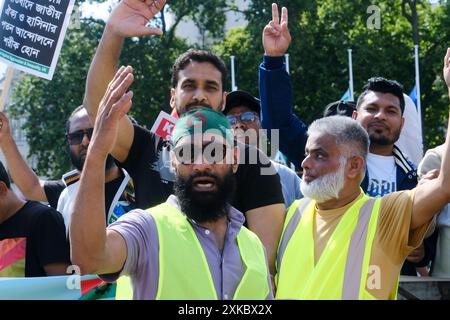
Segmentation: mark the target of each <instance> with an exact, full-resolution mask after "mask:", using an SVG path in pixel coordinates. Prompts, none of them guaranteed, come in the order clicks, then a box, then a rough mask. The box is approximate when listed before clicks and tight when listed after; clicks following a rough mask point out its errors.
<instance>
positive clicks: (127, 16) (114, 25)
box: [107, 0, 166, 37]
mask: <svg viewBox="0 0 450 320" xmlns="http://www.w3.org/2000/svg"><path fill="white" fill-rule="evenodd" d="M165 3H166V0H122V1H120V2H119V4H118V5H117V6H116V7H115V8H114V10H113V11H112V13H111V15H110V17H109V19H108V23H107V27H108V28H109V29H110V30H112V31H113V32H114V33H115V34H117V35H120V36H122V37H139V36H148V35H162V31H161V30H160V29H158V28H148V27H146V25H147V23H148V21H149V20H150V19H152V18H153V17H154V16H155V15H156V14H157V13H158V12H159V11H161V9H162V8H163V7H164V5H165Z"/></svg>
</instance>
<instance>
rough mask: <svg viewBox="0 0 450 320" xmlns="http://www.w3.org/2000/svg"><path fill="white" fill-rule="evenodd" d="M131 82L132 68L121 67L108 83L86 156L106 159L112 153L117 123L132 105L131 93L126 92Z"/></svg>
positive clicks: (117, 127) (132, 78)
mask: <svg viewBox="0 0 450 320" xmlns="http://www.w3.org/2000/svg"><path fill="white" fill-rule="evenodd" d="M133 81H134V77H133V68H131V67H130V66H128V67H124V66H122V67H120V69H119V70H118V71H117V72H116V75H115V76H114V79H113V80H112V81H111V82H110V83H109V85H108V88H107V89H106V93H105V95H104V96H103V99H102V101H101V102H100V106H99V109H98V114H97V118H96V119H95V125H94V133H93V135H92V139H91V142H90V144H89V151H88V156H89V155H90V154H92V153H93V154H96V155H100V156H101V157H104V158H106V156H107V155H108V154H110V153H111V152H112V150H113V148H114V146H115V144H116V139H117V133H118V129H119V121H120V120H121V119H122V118H123V117H124V116H125V115H126V113H127V112H128V110H130V108H131V105H132V100H131V99H132V98H133V92H132V91H128V92H127V90H128V88H129V87H130V85H131V84H132V83H133Z"/></svg>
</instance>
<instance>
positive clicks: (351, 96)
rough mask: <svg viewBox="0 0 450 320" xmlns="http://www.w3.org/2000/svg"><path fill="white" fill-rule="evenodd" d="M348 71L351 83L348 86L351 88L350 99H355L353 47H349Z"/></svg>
mask: <svg viewBox="0 0 450 320" xmlns="http://www.w3.org/2000/svg"><path fill="white" fill-rule="evenodd" d="M348 73H349V77H348V79H349V83H348V88H349V89H350V101H355V95H354V91H353V59H352V49H348Z"/></svg>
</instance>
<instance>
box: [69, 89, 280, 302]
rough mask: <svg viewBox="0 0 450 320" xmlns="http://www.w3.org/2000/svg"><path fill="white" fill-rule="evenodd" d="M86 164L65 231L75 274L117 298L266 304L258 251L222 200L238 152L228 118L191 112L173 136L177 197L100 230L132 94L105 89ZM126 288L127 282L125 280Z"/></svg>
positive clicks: (231, 184) (264, 269) (266, 282)
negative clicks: (91, 277)
mask: <svg viewBox="0 0 450 320" xmlns="http://www.w3.org/2000/svg"><path fill="white" fill-rule="evenodd" d="M105 96H106V97H107V98H106V99H103V100H102V103H101V105H100V110H99V115H98V116H97V119H96V124H95V127H96V128H95V134H94V138H93V140H92V144H91V146H90V147H89V151H88V155H87V158H86V167H85V171H84V172H83V174H82V178H81V185H80V191H79V194H78V197H77V200H76V203H75V206H76V208H77V209H76V211H75V212H74V213H73V219H72V224H71V229H70V237H71V238H70V239H71V244H72V258H73V263H74V264H76V265H79V266H80V268H81V271H82V273H96V274H101V275H102V278H103V279H104V280H106V281H114V280H116V279H118V278H119V276H122V277H121V278H119V280H118V286H117V296H116V298H117V299H130V298H133V299H139V300H142V299H146V300H147V299H158V300H160V299H163V300H186V299H189V300H191V299H194V300H198V299H202V300H205V299H207V300H215V299H223V300H231V299H236V300H241V299H251V300H262V299H267V298H272V290H271V284H270V277H269V271H268V266H267V259H266V255H265V251H264V247H263V245H262V243H261V241H260V240H259V239H258V237H257V236H256V235H255V234H254V233H253V232H251V231H249V230H248V229H247V228H245V227H244V226H243V224H244V220H245V219H244V216H243V214H242V213H241V212H239V211H238V210H237V209H235V208H234V207H232V206H231V205H230V204H229V202H230V201H231V199H232V196H233V192H234V190H235V187H236V179H235V173H236V172H237V169H238V159H239V148H238V147H237V146H235V145H234V138H233V133H232V131H231V128H230V125H229V123H228V122H227V119H226V118H225V117H224V115H223V114H221V113H220V112H217V111H214V110H211V109H202V110H192V111H190V112H188V113H186V114H184V115H183V116H181V117H180V119H179V120H178V121H177V123H176V125H175V128H174V130H173V134H172V144H173V147H174V148H173V149H172V152H173V153H174V155H173V157H172V163H171V165H172V166H173V171H174V172H175V182H174V195H171V196H170V197H169V198H168V199H167V200H166V201H165V202H163V203H162V204H159V205H157V206H153V207H152V208H149V209H147V210H146V211H143V210H141V209H137V210H133V211H131V212H130V213H128V214H127V215H125V216H123V217H121V218H120V219H119V220H118V221H117V222H115V223H114V224H112V225H110V226H109V227H106V225H105V223H104V220H103V219H102V216H103V215H104V213H103V212H102V211H104V208H103V206H102V205H101V204H100V203H101V202H100V203H99V201H98V199H101V198H102V196H103V194H102V190H101V184H102V180H103V176H102V175H101V174H99V175H98V176H95V177H94V176H93V175H92V174H91V173H92V172H97V171H98V169H99V168H100V167H102V166H103V165H104V163H105V161H106V156H107V155H108V154H109V153H111V150H112V148H113V146H114V140H115V139H116V138H117V135H118V132H119V125H118V124H119V121H118V120H119V119H120V118H121V117H123V115H124V113H126V112H127V111H128V109H129V106H130V105H131V100H130V99H131V96H132V95H131V94H128V93H125V92H124V91H123V90H122V88H121V85H120V84H119V83H117V82H116V83H113V84H112V85H111V86H108V90H107V92H106V94H105ZM130 280H131V282H130Z"/></svg>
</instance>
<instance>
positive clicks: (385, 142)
mask: <svg viewBox="0 0 450 320" xmlns="http://www.w3.org/2000/svg"><path fill="white" fill-rule="evenodd" d="M400 132H401V129H398V130H397V131H394V134H393V137H392V138H389V137H388V136H386V135H380V134H377V133H369V140H370V143H371V144H377V145H380V146H389V145H392V144H394V143H396V142H397V140H398V139H399V138H400Z"/></svg>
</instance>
